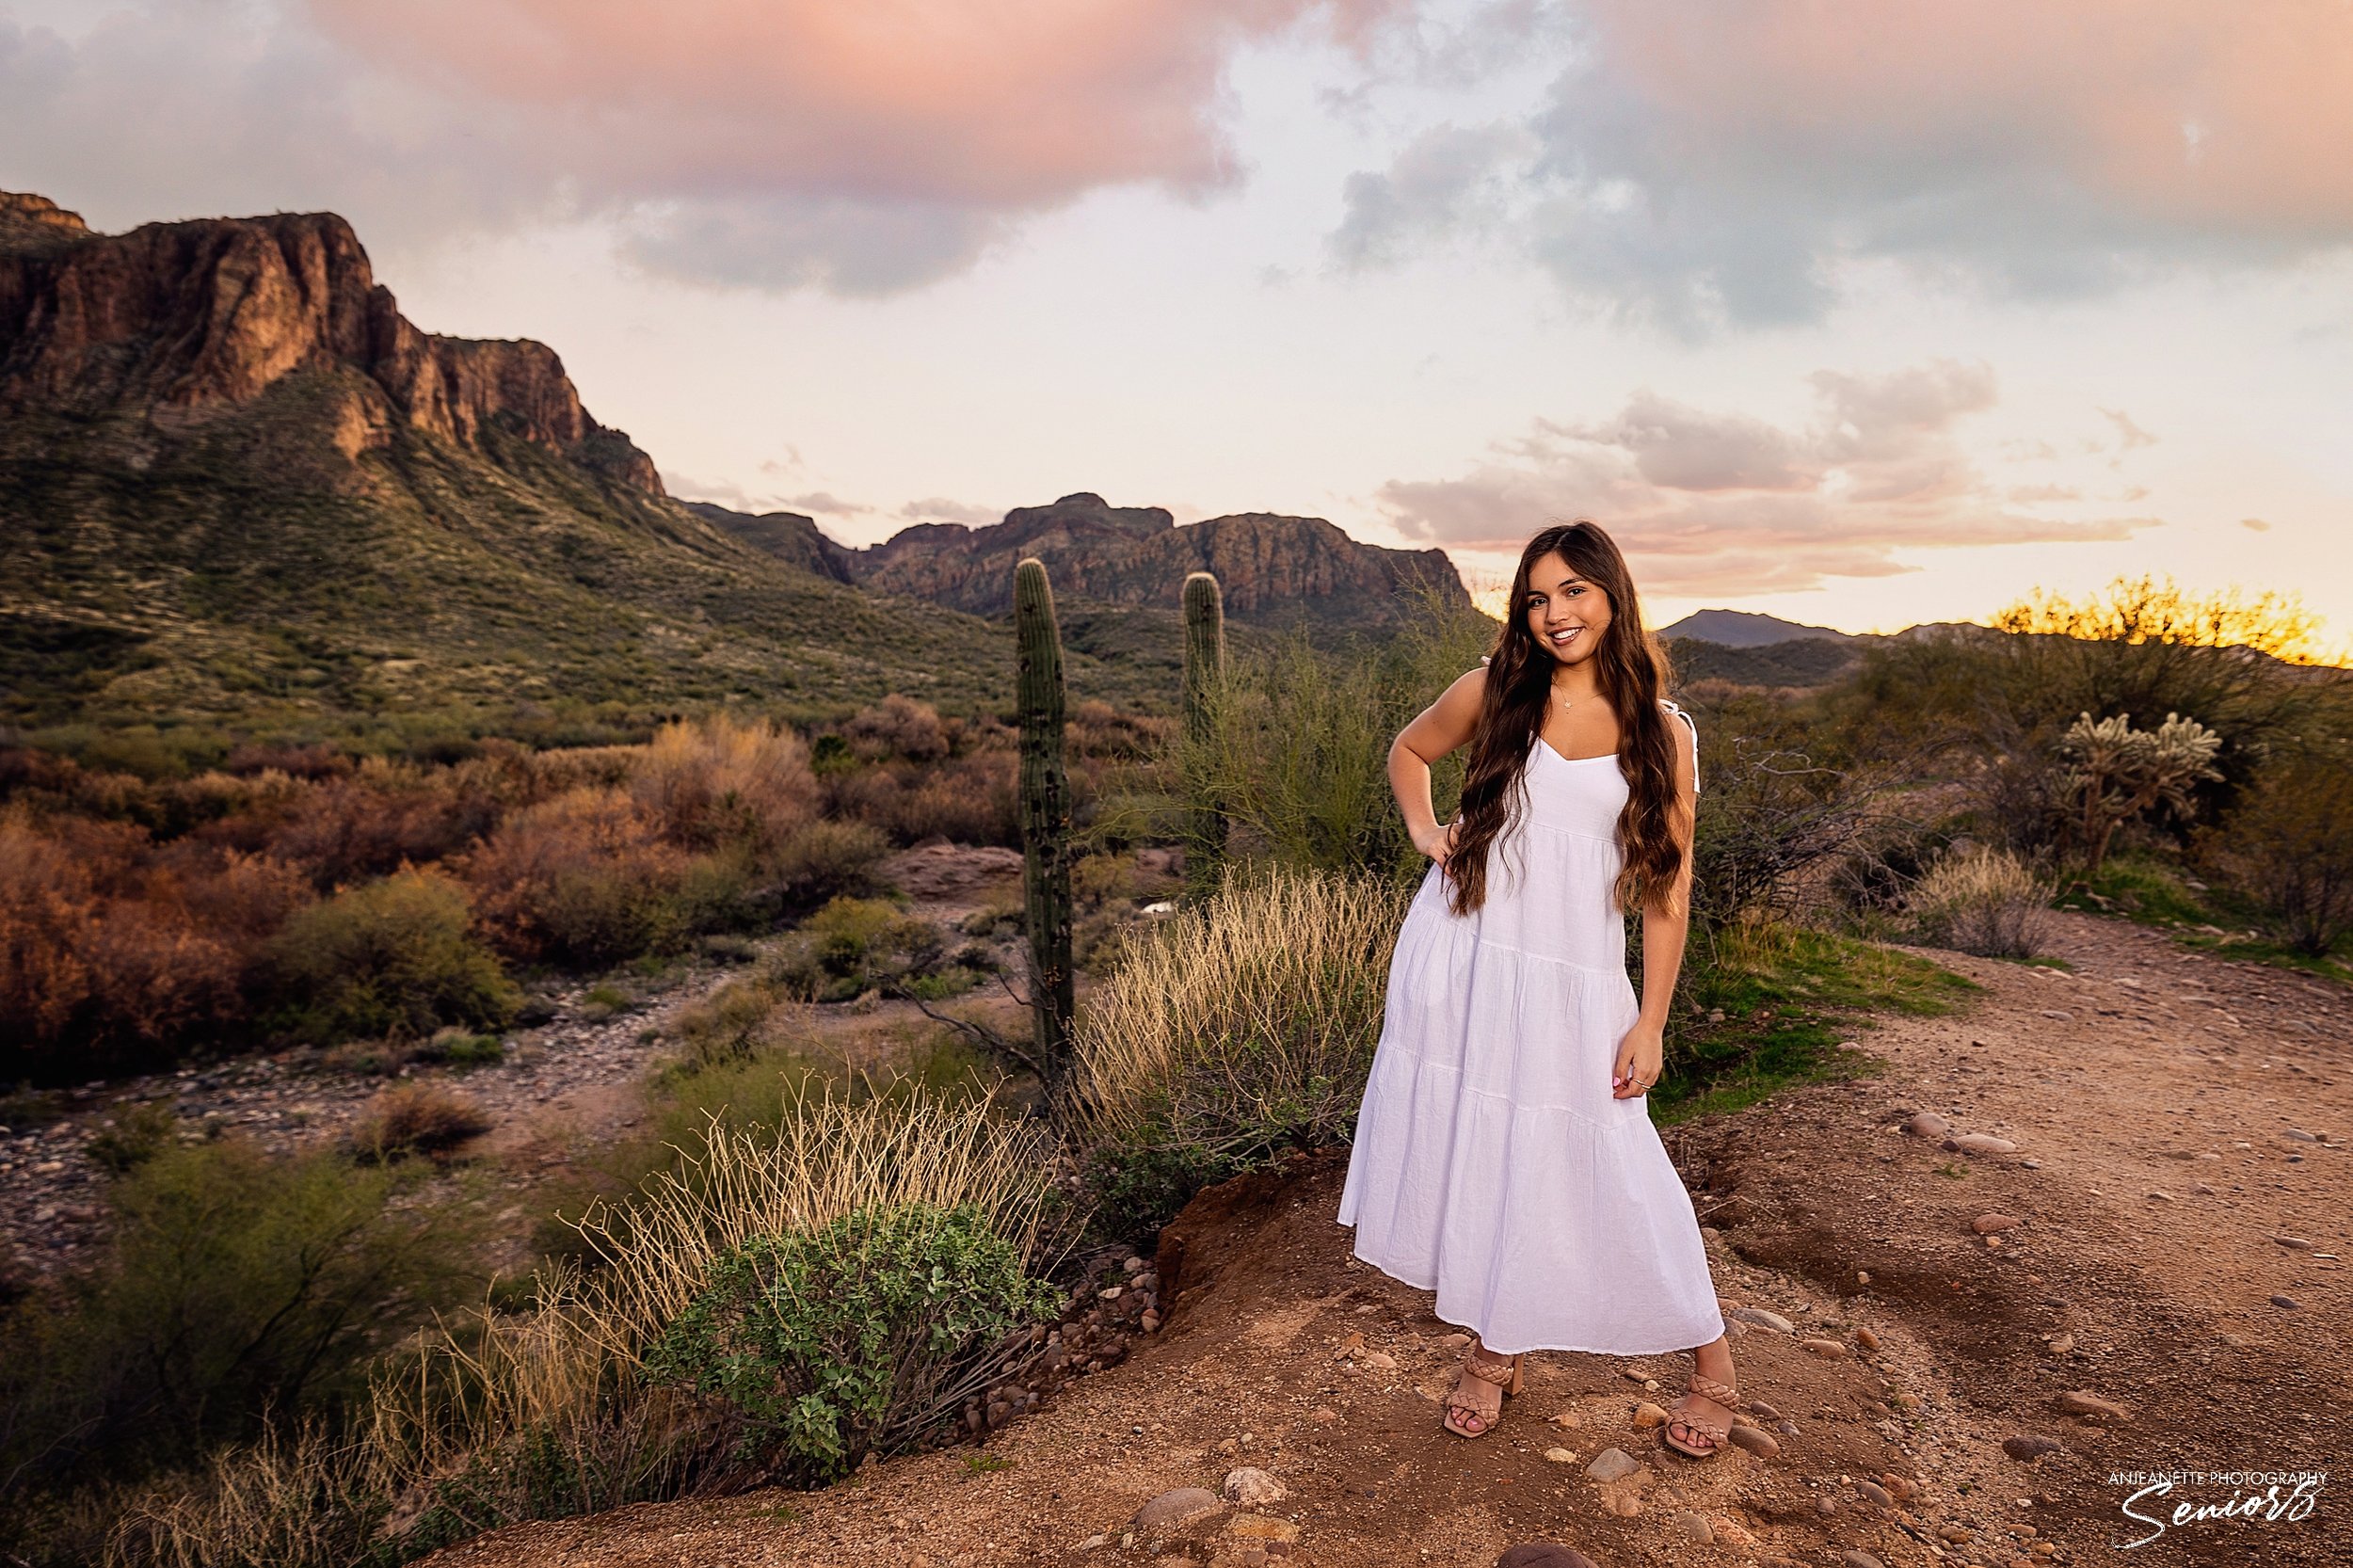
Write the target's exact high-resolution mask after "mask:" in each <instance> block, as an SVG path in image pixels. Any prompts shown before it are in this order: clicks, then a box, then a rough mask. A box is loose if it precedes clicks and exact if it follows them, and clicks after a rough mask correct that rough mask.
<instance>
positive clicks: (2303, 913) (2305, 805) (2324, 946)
mask: <svg viewBox="0 0 2353 1568" xmlns="http://www.w3.org/2000/svg"><path fill="white" fill-rule="evenodd" d="M2200 847H2201V853H2202V854H2203V855H2204V856H2205V857H2206V858H2207V859H2208V860H2210V861H2212V862H2213V863H2214V864H2215V865H2217V867H2218V868H2220V870H2221V871H2222V872H2223V874H2225V875H2226V876H2228V877H2229V878H2230V879H2231V882H2232V883H2233V886H2235V887H2236V888H2239V889H2240V890H2241V891H2242V892H2243V893H2245V894H2246V895H2247V896H2248V897H2249V898H2251V899H2253V900H2254V901H2255V902H2256V903H2257V904H2261V905H2262V906H2263V907H2264V908H2265V909H2266V910H2267V911H2268V912H2269V913H2270V914H2271V915H2272V916H2273V917H2274V918H2275V919H2276V920H2279V921H2280V924H2281V928H2282V929H2283V931H2284V934H2285V935H2286V936H2287V939H2288V941H2289V943H2290V944H2291V945H2293V946H2294V947H2295V948H2296V950H2297V952H2301V953H2303V954H2304V955H2305V956H2307V957H2309V958H2321V957H2325V956H2327V955H2328V953H2329V952H2330V951H2331V950H2332V949H2334V948H2335V947H2336V945H2337V944H2338V942H2339V941H2341V940H2342V939H2343V938H2344V937H2345V934H2346V933H2347V932H2348V931H2353V757H2348V756H2346V755H2343V754H2339V755H2334V756H2331V755H2328V754H2319V755H2309V756H2300V757H2295V758H2291V759H2288V760H2283V761H2281V762H2279V763H2276V764H2274V765H2273V766H2272V767H2269V768H2266V769H2265V771H2264V772H2263V773H2262V774H2260V775H2258V776H2256V780H2255V785H2254V788H2253V789H2251V790H2249V792H2248V793H2247V797H2246V799H2245V800H2244V801H2242V802H2241V804H2240V805H2239V807H2238V808H2237V809H2235V810H2233V812H2232V813H2231V815H2230V817H2229V818H2228V819H2227V820H2226V821H2225V822H2224V823H2223V824H2222V827H2221V829H2220V831H2218V832H2217V833H2215V834H2213V835H2211V836H2210V837H2209V838H2208V839H2207V840H2205V841H2204V842H2203V843H2201V846H2200Z"/></svg>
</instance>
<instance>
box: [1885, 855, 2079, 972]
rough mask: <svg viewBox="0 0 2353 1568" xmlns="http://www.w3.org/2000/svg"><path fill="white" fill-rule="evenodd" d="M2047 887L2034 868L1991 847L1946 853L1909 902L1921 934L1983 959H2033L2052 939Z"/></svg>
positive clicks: (1913, 892)
mask: <svg viewBox="0 0 2353 1568" xmlns="http://www.w3.org/2000/svg"><path fill="white" fill-rule="evenodd" d="M2050 902H2051V889H2050V888H2049V886H2048V885H2047V884H2045V883H2044V882H2043V881H2042V880H2041V878H2040V877H2038V876H2036V875H2035V873H2034V872H2033V870H2032V868H2030V867H2028V866H2027V865H2026V864H2025V862H2024V861H2022V860H2020V859H2019V858H2018V857H2017V856H2014V855H2011V854H2010V853H2009V851H2007V850H2002V849H1996V848H1994V847H1993V846H1992V845H1977V846H1974V847H1971V848H1967V849H1957V850H1954V851H1952V852H1951V853H1949V854H1947V855H1945V856H1944V858H1942V859H1940V860H1938V861H1937V862H1936V864H1935V865H1933V866H1931V867H1929V871H1928V873H1927V874H1926V875H1924V876H1922V877H1921V878H1920V880H1919V882H1918V883H1916V884H1915V885H1914V886H1913V889H1912V893H1911V897H1910V900H1909V904H1910V908H1911V913H1912V919H1913V924H1914V926H1915V928H1916V929H1917V931H1918V932H1919V935H1920V936H1921V937H1922V938H1923V939H1924V940H1926V941H1928V942H1929V943H1930V944H1932V945H1934V946H1937V947H1948V948H1954V949H1957V950H1958V951H1960V952H1974V953H1976V954H1977V955H1978V956H1979V957H1981V958H2032V957H2034V956H2036V955H2037V954H2038V953H2040V952H2042V950H2043V948H2044V947H2045V946H2046V945H2047V944H2048V943H2049V940H2050V927H2051V918H2050V914H2049V906H2050Z"/></svg>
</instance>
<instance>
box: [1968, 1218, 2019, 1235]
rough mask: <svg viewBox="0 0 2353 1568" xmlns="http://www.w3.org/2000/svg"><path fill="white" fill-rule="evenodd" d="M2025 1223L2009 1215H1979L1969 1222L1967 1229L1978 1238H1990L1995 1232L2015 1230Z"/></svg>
mask: <svg viewBox="0 0 2353 1568" xmlns="http://www.w3.org/2000/svg"><path fill="white" fill-rule="evenodd" d="M2025 1223H2026V1222H2025V1221H2024V1220H2021V1219H2019V1218H2017V1217H2016V1216H2015V1215H2011V1214H1980V1215H1978V1216H1977V1218H1976V1219H1974V1220H1972V1221H1970V1222H1969V1228H1970V1229H1971V1230H1974V1231H1976V1232H1977V1234H1978V1235H1979V1236H1991V1235H1993V1233H1994V1232H1996V1231H2002V1230H2015V1229H2017V1228H2018V1227H2019V1226H2020V1225H2022V1224H2025Z"/></svg>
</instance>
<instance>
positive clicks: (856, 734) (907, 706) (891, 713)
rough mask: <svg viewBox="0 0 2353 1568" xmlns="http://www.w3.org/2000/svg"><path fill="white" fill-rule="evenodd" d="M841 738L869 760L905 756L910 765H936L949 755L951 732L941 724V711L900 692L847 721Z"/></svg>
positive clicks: (859, 712)
mask: <svg viewBox="0 0 2353 1568" xmlns="http://www.w3.org/2000/svg"><path fill="white" fill-rule="evenodd" d="M841 738H842V739H843V740H844V741H847V742H848V743H849V744H850V749H851V751H852V752H853V753H854V754H855V755H856V756H858V757H860V758H863V759H866V760H875V761H878V760H883V759H886V758H892V757H904V758H905V759H906V760H908V761H910V762H936V761H937V760H939V759H941V758H943V757H945V756H947V755H948V731H947V729H946V728H945V727H944V726H943V725H941V723H940V722H939V710H938V709H936V708H934V707H933V706H932V705H931V704H930V703H928V702H919V701H917V700H916V699H914V698H913V697H910V696H903V695H901V694H900V693H898V692H893V693H891V694H890V695H889V696H887V697H885V698H883V699H882V701H881V702H880V703H879V704H877V705H876V706H874V707H872V708H861V709H859V710H858V711H857V712H855V713H853V714H851V715H850V717H848V718H847V719H845V720H843V721H842V724H841Z"/></svg>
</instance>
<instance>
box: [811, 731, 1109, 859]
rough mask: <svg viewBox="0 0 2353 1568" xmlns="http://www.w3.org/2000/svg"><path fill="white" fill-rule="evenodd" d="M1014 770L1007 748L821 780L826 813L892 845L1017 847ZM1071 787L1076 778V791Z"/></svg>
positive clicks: (1015, 765)
mask: <svg viewBox="0 0 2353 1568" xmlns="http://www.w3.org/2000/svg"><path fill="white" fill-rule="evenodd" d="M1018 772H1019V762H1018V759H1017V758H1016V756H1015V755H1014V752H1013V751H1012V749H1011V748H1010V747H995V748H991V749H988V750H980V751H970V752H967V753H965V754H964V755H962V756H960V757H951V758H947V759H944V760H940V761H937V762H933V763H929V764H917V763H913V762H904V761H890V762H884V763H879V764H876V765H873V766H870V767H862V768H857V769H854V770H847V771H844V772H841V773H838V774H834V775H832V776H829V777H827V778H826V780H825V798H826V801H827V810H828V813H829V814H830V815H832V816H834V817H837V818H840V819H842V820H845V821H855V822H861V823H866V824H871V825H872V826H873V827H875V828H877V829H879V830H880V831H881V832H883V833H884V834H885V835H887V836H888V838H889V839H890V840H892V841H893V842H894V843H900V844H913V843H920V842H921V841H923V840H926V839H951V840H954V841H955V842H957V843H963V844H1000V845H1003V846H1005V847H1007V848H1016V849H1017V848H1019V847H1020V843H1021V818H1020V810H1019V801H1018V798H1017V796H1016V792H1015V791H1016V784H1017V782H1018V777H1017V776H1018ZM1077 787H1078V780H1077V779H1076V778H1075V777H1074V780H1073V788H1074V791H1075V790H1076V789H1077Z"/></svg>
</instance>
